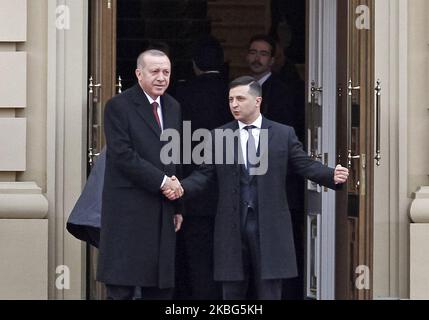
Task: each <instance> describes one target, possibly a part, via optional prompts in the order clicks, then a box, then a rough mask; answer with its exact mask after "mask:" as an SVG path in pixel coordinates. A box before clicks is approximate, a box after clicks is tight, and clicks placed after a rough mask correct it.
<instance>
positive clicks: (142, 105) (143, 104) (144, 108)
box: [132, 84, 171, 137]
mask: <svg viewBox="0 0 429 320" xmlns="http://www.w3.org/2000/svg"><path fill="white" fill-rule="evenodd" d="M132 93H133V101H134V105H135V107H136V110H137V113H138V114H139V115H140V117H141V118H143V120H144V121H145V122H146V124H147V125H148V126H149V127H150V128H151V129H152V131H153V132H154V133H155V134H156V136H158V137H159V136H160V135H161V128H160V127H159V126H158V123H157V122H156V120H155V117H154V115H153V112H152V106H151V105H150V103H149V100H148V98H147V97H146V95H145V93H144V91H143V89H142V88H141V87H140V85H139V84H136V85H135V86H134V87H133V88H132ZM165 100H166V99H165V98H164V96H161V108H162V118H163V122H164V129H166V128H170V127H171V117H170V112H169V106H168V103H167V102H166V101H165Z"/></svg>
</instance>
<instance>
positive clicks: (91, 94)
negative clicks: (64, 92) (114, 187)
mask: <svg viewBox="0 0 429 320" xmlns="http://www.w3.org/2000/svg"><path fill="white" fill-rule="evenodd" d="M100 88H101V83H97V84H94V79H93V77H92V76H91V77H90V78H89V85H88V89H89V90H88V163H89V165H90V166H91V167H92V166H93V164H94V158H95V157H97V156H98V155H99V153H98V152H96V150H97V143H96V142H95V141H94V128H96V126H97V123H98V119H97V118H98V117H96V111H97V109H96V105H97V103H98V101H99V99H98V95H97V93H98V89H100ZM95 121H97V122H95ZM99 136H100V134H99V133H98V137H97V139H99Z"/></svg>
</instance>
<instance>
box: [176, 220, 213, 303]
mask: <svg viewBox="0 0 429 320" xmlns="http://www.w3.org/2000/svg"><path fill="white" fill-rule="evenodd" d="M213 228H214V218H213V217H209V216H201V217H196V216H188V217H187V219H186V224H184V225H183V227H182V235H183V237H184V241H185V257H186V263H187V267H188V270H187V272H188V276H189V279H188V280H189V287H190V289H191V295H190V299H192V300H200V299H202V300H217V299H220V298H221V297H220V295H221V294H220V288H219V287H218V285H219V284H218V283H216V282H215V281H214V279H213Z"/></svg>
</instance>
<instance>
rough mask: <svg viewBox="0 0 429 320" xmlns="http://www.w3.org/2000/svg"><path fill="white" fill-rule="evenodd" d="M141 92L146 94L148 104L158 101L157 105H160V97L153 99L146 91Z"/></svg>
mask: <svg viewBox="0 0 429 320" xmlns="http://www.w3.org/2000/svg"><path fill="white" fill-rule="evenodd" d="M143 92H144V94H145V95H146V98H147V99H148V100H149V104H152V103H154V102H156V103H158V106H160V105H161V97H158V98H156V100H153V99H152V97H151V96H150V95H148V94H147V93H146V91H144V90H143Z"/></svg>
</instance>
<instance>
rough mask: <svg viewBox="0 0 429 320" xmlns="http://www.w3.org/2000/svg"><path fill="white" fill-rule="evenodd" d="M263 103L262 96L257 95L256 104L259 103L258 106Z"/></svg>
mask: <svg viewBox="0 0 429 320" xmlns="http://www.w3.org/2000/svg"><path fill="white" fill-rule="evenodd" d="M261 103H262V97H256V105H257V106H258V107H260V106H261Z"/></svg>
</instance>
